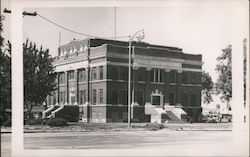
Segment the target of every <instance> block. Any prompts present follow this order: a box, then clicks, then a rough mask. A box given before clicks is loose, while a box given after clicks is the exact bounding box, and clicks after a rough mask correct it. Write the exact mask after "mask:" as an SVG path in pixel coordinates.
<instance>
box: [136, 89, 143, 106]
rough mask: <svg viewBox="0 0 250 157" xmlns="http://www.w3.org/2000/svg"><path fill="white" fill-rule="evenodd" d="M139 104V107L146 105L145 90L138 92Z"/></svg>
mask: <svg viewBox="0 0 250 157" xmlns="http://www.w3.org/2000/svg"><path fill="white" fill-rule="evenodd" d="M137 102H138V104H139V105H144V96H143V90H139V91H137Z"/></svg>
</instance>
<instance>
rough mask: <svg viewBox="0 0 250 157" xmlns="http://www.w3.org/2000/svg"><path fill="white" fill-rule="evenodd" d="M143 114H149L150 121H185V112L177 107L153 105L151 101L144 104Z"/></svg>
mask: <svg viewBox="0 0 250 157" xmlns="http://www.w3.org/2000/svg"><path fill="white" fill-rule="evenodd" d="M145 114H146V115H150V122H151V123H153V122H157V123H164V122H166V121H167V122H168V123H185V118H184V117H185V115H186V112H185V111H183V110H182V109H181V108H179V107H174V106H167V107H166V108H164V109H163V108H162V106H155V105H152V104H151V103H146V104H145Z"/></svg>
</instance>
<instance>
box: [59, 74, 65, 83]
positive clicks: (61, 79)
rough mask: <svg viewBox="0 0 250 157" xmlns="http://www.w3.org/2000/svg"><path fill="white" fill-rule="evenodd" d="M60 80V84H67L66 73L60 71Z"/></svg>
mask: <svg viewBox="0 0 250 157" xmlns="http://www.w3.org/2000/svg"><path fill="white" fill-rule="evenodd" d="M58 82H59V84H65V73H59V78H58Z"/></svg>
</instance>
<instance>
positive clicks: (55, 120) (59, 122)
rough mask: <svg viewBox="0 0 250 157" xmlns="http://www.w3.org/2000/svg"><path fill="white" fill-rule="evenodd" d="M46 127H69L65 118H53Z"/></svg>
mask: <svg viewBox="0 0 250 157" xmlns="http://www.w3.org/2000/svg"><path fill="white" fill-rule="evenodd" d="M46 125H49V126H67V125H68V123H67V121H66V120H65V119H63V118H56V117H55V118H51V119H49V120H48V121H47V122H46Z"/></svg>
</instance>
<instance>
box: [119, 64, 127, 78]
mask: <svg viewBox="0 0 250 157" xmlns="http://www.w3.org/2000/svg"><path fill="white" fill-rule="evenodd" d="M118 78H119V80H125V81H126V80H128V67H123V66H119V77H118Z"/></svg>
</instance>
